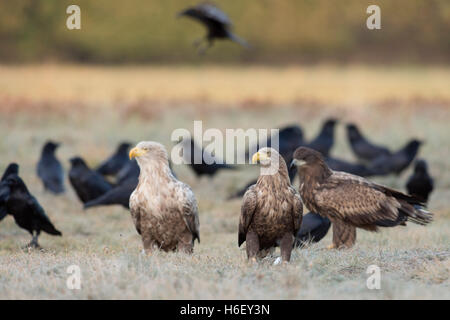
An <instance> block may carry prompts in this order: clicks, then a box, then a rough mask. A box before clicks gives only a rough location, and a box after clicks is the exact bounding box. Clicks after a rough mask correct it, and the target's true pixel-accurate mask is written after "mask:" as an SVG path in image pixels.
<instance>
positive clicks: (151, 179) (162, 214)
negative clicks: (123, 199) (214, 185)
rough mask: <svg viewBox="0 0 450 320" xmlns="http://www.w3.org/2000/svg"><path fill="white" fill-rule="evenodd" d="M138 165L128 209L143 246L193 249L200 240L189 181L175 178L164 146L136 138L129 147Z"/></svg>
mask: <svg viewBox="0 0 450 320" xmlns="http://www.w3.org/2000/svg"><path fill="white" fill-rule="evenodd" d="M132 158H136V160H137V163H138V164H139V167H140V169H141V170H140V175H139V183H138V185H137V187H136V189H135V190H134V191H133V193H132V194H131V196H130V212H131V217H132V218H133V222H134V224H135V226H136V230H137V232H138V233H139V234H140V235H141V236H142V242H143V244H144V249H145V251H146V252H147V253H151V252H152V250H154V249H155V248H160V249H162V250H164V251H174V250H181V251H185V252H187V253H192V252H193V249H194V240H195V239H197V240H198V241H199V242H200V235H199V225H200V224H199V218H198V208H197V201H196V199H195V196H194V193H193V192H192V190H191V189H190V188H189V186H188V185H186V184H184V183H182V182H180V181H178V180H177V179H176V178H175V177H174V176H173V174H172V171H171V170H170V167H169V161H168V155H167V151H166V149H165V148H164V146H163V145H162V144H160V143H157V142H152V141H143V142H139V143H138V144H137V146H136V147H135V148H133V149H132V150H130V159H132Z"/></svg>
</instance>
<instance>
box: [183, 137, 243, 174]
mask: <svg viewBox="0 0 450 320" xmlns="http://www.w3.org/2000/svg"><path fill="white" fill-rule="evenodd" d="M181 146H182V147H183V153H184V152H185V151H186V153H185V154H183V158H184V160H185V161H186V162H187V163H188V164H189V166H190V167H191V168H192V170H193V171H194V173H195V174H196V176H197V177H200V176H202V175H207V176H209V177H213V176H214V175H215V174H216V173H217V172H218V171H219V170H221V169H235V168H234V167H232V166H230V165H228V164H225V163H216V162H214V160H215V159H213V157H212V155H211V154H208V153H207V152H205V151H204V150H203V148H201V147H199V146H197V144H196V143H195V141H194V140H193V139H190V138H184V139H183V140H182V142H181ZM196 155H198V157H199V159H196ZM205 156H206V157H208V158H209V159H206V161H205ZM196 160H198V161H196ZM197 162H198V163H197ZM208 162H212V163H211V164H208Z"/></svg>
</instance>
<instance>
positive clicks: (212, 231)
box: [0, 67, 450, 299]
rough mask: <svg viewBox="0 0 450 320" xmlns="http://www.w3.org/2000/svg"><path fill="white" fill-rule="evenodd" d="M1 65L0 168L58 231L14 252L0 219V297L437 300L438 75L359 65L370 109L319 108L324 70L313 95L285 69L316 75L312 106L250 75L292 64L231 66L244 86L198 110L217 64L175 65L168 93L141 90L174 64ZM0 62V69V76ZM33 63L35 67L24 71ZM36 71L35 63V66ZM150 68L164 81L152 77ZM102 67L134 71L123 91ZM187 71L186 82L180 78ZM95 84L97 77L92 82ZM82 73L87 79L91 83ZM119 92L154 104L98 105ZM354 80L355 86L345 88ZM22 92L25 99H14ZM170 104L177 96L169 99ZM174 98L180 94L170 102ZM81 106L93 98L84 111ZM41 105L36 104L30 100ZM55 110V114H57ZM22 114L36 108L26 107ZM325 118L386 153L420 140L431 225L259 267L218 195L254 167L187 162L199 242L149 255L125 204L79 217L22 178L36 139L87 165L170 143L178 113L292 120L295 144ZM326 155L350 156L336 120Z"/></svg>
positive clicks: (441, 253) (212, 121) (448, 173)
mask: <svg viewBox="0 0 450 320" xmlns="http://www.w3.org/2000/svg"><path fill="white" fill-rule="evenodd" d="M6 69H7V70H6V71H7V73H8V76H6V77H2V80H0V94H1V95H4V96H5V95H9V96H10V97H12V96H13V97H14V101H15V102H14V103H15V104H16V106H17V107H18V108H19V111H17V110H16V108H14V109H13V108H9V107H8V108H3V109H1V108H0V110H1V111H0V112H1V117H0V136H2V137H4V139H2V140H1V141H0V154H1V155H2V156H1V158H0V170H3V168H4V167H5V166H6V165H7V163H8V162H10V161H13V160H14V161H18V162H19V163H20V164H21V174H22V176H23V178H24V180H25V181H26V183H27V184H28V186H29V188H30V190H31V192H32V193H33V194H34V195H35V196H36V197H37V198H38V199H39V201H40V202H41V204H42V205H43V207H44V208H45V209H46V211H47V213H48V215H49V216H50V217H51V219H52V220H53V221H54V223H55V225H56V226H57V227H58V228H59V229H61V230H62V232H63V234H64V236H63V237H61V238H55V237H51V236H48V235H46V234H43V235H42V236H41V245H42V246H43V247H44V248H45V251H44V252H23V251H22V250H21V249H20V247H21V246H22V245H24V244H25V243H26V242H28V241H29V235H28V234H27V233H26V232H25V231H23V230H21V229H19V228H18V227H17V226H16V225H15V224H14V221H13V219H12V218H11V217H7V218H5V220H3V221H2V222H1V223H0V298H3V299H23V298H31V299H36V298H45V299H47V298H50V299H53V298H63V299H72V298H74V299H78V298H81V299H90V298H92V299H100V298H105V299H113V298H118V299H129V298H137V299H149V298H150V299H181V298H188V299H189V298H191V299H211V298H224V299H232V298H234V299H258V298H259V299H283V298H285V299H305V298H318V299H324V298H343V299H355V298H363V299H404V298H412V299H422V298H438V299H449V298H450V279H449V274H450V272H449V271H450V249H449V247H450V210H449V205H450V200H449V199H450V163H449V161H448V157H449V156H450V150H449V148H448V146H449V145H450V141H449V140H450V138H449V133H450V129H449V128H448V123H449V122H450V113H449V109H448V107H446V106H436V105H434V104H431V103H430V102H429V101H431V100H432V99H435V98H439V99H440V98H442V97H444V98H445V97H446V96H444V95H443V96H440V95H439V93H440V92H441V93H442V94H444V91H442V89H440V88H442V85H443V84H441V83H440V82H441V81H444V82H445V81H446V83H447V84H448V83H449V81H448V75H446V74H448V73H447V71H439V70H428V71H427V70H423V71H422V72H423V73H425V74H432V75H433V76H430V79H429V81H423V78H422V76H421V73H418V74H417V76H416V77H413V78H411V79H410V78H409V77H406V76H402V75H401V74H403V73H404V74H409V73H410V71H407V70H404V71H402V72H400V73H395V72H394V74H391V72H389V71H385V72H384V73H383V72H381V71H375V70H371V69H367V70H366V71H364V72H366V73H367V74H376V77H375V78H376V79H377V80H376V81H375V83H374V84H373V85H374V87H378V88H380V90H379V93H377V94H375V93H373V94H374V95H373V96H372V95H368V94H363V95H362V96H361V99H362V101H363V105H366V106H371V107H370V108H358V109H353V108H347V107H346V106H347V105H341V103H344V102H345V101H344V100H340V103H333V104H332V105H326V104H324V103H321V102H320V101H322V100H321V98H323V101H327V100H329V99H330V100H332V96H333V95H334V97H335V98H336V99H338V100H339V99H344V95H343V94H341V93H340V92H339V90H338V89H339V86H340V84H339V81H338V79H339V77H338V74H339V72H338V70H337V69H331V71H330V70H328V71H327V70H326V69H322V68H318V69H317V73H318V75H321V76H322V77H324V78H323V79H322V82H323V83H324V84H327V83H328V84H329V83H332V82H333V83H334V89H333V90H334V91H333V90H331V89H330V87H327V86H326V85H324V86H325V87H324V89H323V90H322V91H323V94H320V92H319V90H318V88H319V84H320V82H321V81H319V78H318V77H319V76H318V75H316V76H313V75H314V74H315V72H314V69H312V68H309V69H308V70H307V71H298V72H300V74H302V72H307V73H308V74H309V75H310V76H311V77H313V78H314V77H317V78H315V80H314V81H313V83H315V84H314V85H310V86H309V87H308V89H311V90H312V89H313V88H314V86H317V88H316V91H314V90H312V91H311V92H313V93H314V95H315V97H314V101H313V102H307V101H306V100H304V101H300V100H298V101H297V102H296V103H292V101H290V99H291V98H293V97H294V94H295V88H296V86H294V85H292V84H291V83H290V81H287V80H286V79H288V80H289V79H290V78H289V77H288V78H283V77H281V78H278V79H266V78H264V77H266V76H268V75H269V74H273V73H278V74H279V75H281V74H283V75H286V74H290V77H292V79H293V78H295V77H294V73H292V71H289V70H284V71H283V70H280V71H277V70H275V69H273V70H272V69H270V70H264V69H261V70H260V71H258V70H254V72H255V73H254V77H250V75H251V73H250V71H249V70H247V71H243V72H244V73H248V75H247V77H248V79H249V80H248V81H243V80H240V81H242V82H240V84H241V86H242V88H241V90H240V91H237V89H238V88H237V85H236V84H229V85H228V86H226V88H225V89H224V91H222V92H218V93H214V94H216V95H214V96H211V97H209V99H213V98H214V99H216V98H217V103H211V104H209V103H206V101H203V102H201V101H200V102H196V103H194V102H193V101H194V100H193V99H191V98H195V92H200V91H203V92H214V90H213V87H215V88H217V87H218V84H219V83H220V81H222V80H219V79H228V80H230V79H238V78H239V77H238V76H234V75H233V73H232V72H231V71H230V72H228V71H223V72H219V71H218V70H217V69H212V70H209V69H204V70H203V69H202V71H201V72H200V73H199V76H198V77H195V76H194V73H195V70H194V69H191V70H190V71H186V70H181V73H180V76H179V80H176V81H175V80H174V81H175V85H174V86H173V88H172V89H170V84H169V83H166V82H164V81H163V80H161V82H160V84H159V89H160V90H159V91H158V90H156V89H155V88H153V87H152V85H151V84H150V83H152V82H153V83H155V82H156V81H157V78H158V77H156V74H159V75H160V77H162V78H163V79H169V78H171V79H178V77H176V76H174V75H176V74H177V73H176V70H171V69H158V70H156V71H154V72H153V71H152V70H149V69H144V70H138V69H137V68H136V69H132V70H131V71H128V70H122V69H121V70H120V71H117V70H116V71H112V70H111V69H109V68H107V69H97V68H95V69H94V71H92V72H90V73H89V72H88V71H87V70H88V69H85V68H81V70H77V69H76V68H73V67H68V68H62V74H65V73H66V72H69V71H70V72H69V73H68V74H70V75H74V74H78V76H74V78H69V79H68V80H67V81H62V80H61V81H58V80H59V79H62V78H64V77H62V76H61V77H62V78H59V77H53V76H50V75H51V74H53V72H57V71H55V69H53V70H52V69H50V70H48V71H47V70H46V69H43V68H40V67H39V68H38V67H31V68H30V69H27V68H25V67H20V68H16V69H14V68H12V67H7V68H6ZM4 70H5V68H3V70H2V72H3V71H4ZM14 70H15V71H14ZM33 70H34V71H35V72H36V74H33V72H32V71H33ZM36 70H41V71H42V74H41V71H39V72H37V71H36ZM68 70H69V71H68ZM163 70H165V72H167V73H168V75H166V76H164V75H165V72H163ZM235 71H236V70H235ZM353 71H354V72H355V77H357V76H358V75H359V74H360V73H358V72H359V71H357V70H353ZM83 72H87V73H88V74H89V77H88V79H89V80H87V81H92V83H91V84H92V87H89V86H86V88H87V89H86V90H87V91H86V92H85V93H84V94H81V98H80V100H76V101H75V100H73V101H66V102H65V104H64V105H59V104H58V103H57V102H58V99H62V100H64V99H65V98H71V99H72V98H73V97H74V96H76V93H77V92H82V91H83V90H81V89H80V91H78V90H79V89H70V87H71V86H70V85H68V84H69V83H71V84H73V83H79V84H80V85H81V83H82V77H81V74H82V73H83ZM110 72H112V73H110ZM114 72H119V73H120V72H126V73H127V74H129V75H140V76H139V77H136V78H134V77H131V76H130V77H129V78H128V80H129V81H130V82H129V83H130V85H128V84H127V82H126V81H125V80H124V79H122V78H121V77H118V76H117V75H115V74H114ZM342 72H343V75H346V77H348V78H349V80H348V81H347V83H349V82H352V83H355V82H357V81H356V80H354V79H353V80H350V78H352V76H351V73H350V71H348V70H342ZM147 73H148V79H149V81H148V86H147V85H145V86H144V85H143V84H142V83H141V82H145V81H146V79H147V77H146V74H147ZM200 74H202V75H204V74H208V75H209V76H212V78H211V80H210V81H206V80H205V79H203V77H202V76H200ZM331 74H335V78H334V80H333V77H332V76H330V77H328V75H331ZM188 75H190V76H191V77H192V78H193V80H192V81H190V82H189V81H188ZM28 76H29V77H32V78H36V79H37V78H41V79H42V81H37V82H33V85H31V82H29V81H30V80H27V81H25V82H20V81H19V79H24V78H26V77H28ZM8 77H9V79H10V83H9V84H8V86H6V85H5V83H6V81H5V80H4V79H5V78H8ZM47 77H48V79H47V80H46V78H47ZM116 77H117V79H116ZM440 77H443V78H440ZM251 78H253V79H258V82H260V83H264V84H265V85H264V86H266V85H267V86H269V84H270V83H271V84H272V85H274V86H275V88H276V89H280V88H284V90H285V91H282V92H278V91H277V90H257V87H256V84H254V83H251ZM344 78H345V77H344ZM94 79H96V80H94ZM181 79H184V80H181ZM280 79H282V80H283V82H284V81H286V82H284V86H283V85H282V84H279V83H278V81H275V80H279V81H281V80H280ZM394 79H396V80H398V81H400V82H401V81H403V80H404V81H405V83H402V88H401V89H398V91H397V90H396V88H395V87H394V88H392V87H391V84H393V83H394ZM103 80H105V81H107V83H103V82H102V81H103ZM96 81H99V82H101V83H99V84H98V86H94V85H93V83H96ZM223 81H225V80H223ZM45 83H51V84H52V87H48V88H47V90H44V89H43V88H45V87H46V85H45ZM181 83H183V85H181ZM247 83H248V87H247V85H246V84H247ZM302 83H303V82H302ZM305 83H306V81H305ZM171 84H173V83H171ZM184 85H186V86H188V85H190V86H191V88H190V89H189V88H187V87H186V91H184V93H183V94H184V95H181V96H175V94H174V93H173V92H175V91H176V90H178V89H181V88H182V87H183V86H184ZM210 85H211V86H210ZM120 86H123V88H122V89H123V91H124V92H135V94H136V96H139V95H140V94H141V93H140V90H142V92H147V93H149V92H154V94H155V96H154V97H152V99H154V100H152V99H151V94H148V95H147V98H145V99H141V100H134V99H133V98H132V96H133V94H130V95H128V93H127V94H124V96H126V99H125V98H124V99H123V100H114V99H111V98H112V97H113V96H114V93H115V92H116V90H118V88H119V87H120ZM264 86H263V87H264ZM299 86H301V85H299ZM357 87H364V85H363V84H359V85H357ZM162 88H164V89H162ZM232 88H236V91H233V90H231V89H232ZM264 88H266V89H267V87H264ZM383 88H384V89H383ZM328 89H330V91H328ZM127 90H128V91H127ZM153 90H154V91H153ZM349 90H350V88H349ZM177 92H178V91H177ZM225 92H228V93H225ZM258 92H261V93H264V94H267V95H269V94H270V95H271V97H270V99H269V100H270V103H269V102H264V101H263V100H259V99H258V98H257V97H258V95H255V96H251V95H252V94H253V93H258ZM380 92H390V93H392V94H397V95H396V96H395V97H397V98H398V99H399V100H402V99H403V98H405V97H413V96H415V95H418V96H423V97H427V98H429V99H431V100H417V101H415V102H414V104H412V105H411V104H403V105H395V108H393V106H394V104H393V103H392V104H377V103H376V102H374V101H377V98H376V97H377V95H378V94H380V101H381V100H384V101H385V100H386V99H387V98H389V99H390V98H392V96H391V94H390V93H389V94H386V96H385V97H381V93H380ZM158 93H160V96H159V97H158V96H157V94H158ZM72 94H73V95H74V96H71V95H72ZM232 94H233V95H232ZM299 94H300V95H301V94H302V93H301V92H300V93H299ZM304 94H305V95H306V93H304ZM311 94H312V93H311ZM427 94H429V96H428V95H427ZM445 94H448V92H445ZM91 95H92V96H91ZM222 95H223V97H226V96H227V95H230V97H231V98H230V99H232V101H234V102H238V101H239V100H240V99H244V97H245V98H246V99H250V98H252V97H253V98H252V99H255V100H253V101H257V103H254V102H252V103H250V102H251V101H250V100H249V101H250V102H248V103H247V104H245V103H242V104H238V105H237V106H238V107H237V108H233V109H229V108H227V107H226V106H227V105H228V104H227V101H226V99H225V100H221V96H222ZM23 97H25V99H23V100H22V98H23ZM255 97H256V98H255ZM339 97H341V98H339ZM171 98H174V100H177V101H178V102H177V103H175V104H170V103H169V100H170V99H171ZM175 98H176V99H175ZM369 98H373V99H374V100H371V99H369ZM381 98H382V99H381ZM184 99H185V100H186V101H188V102H186V103H182V101H184ZM93 100H99V101H102V103H101V104H100V105H97V104H95V103H94V102H93ZM8 101H11V100H8ZM18 101H19V102H18ZM20 101H22V103H21V102H20ZM25 101H27V102H26V103H27V105H26V107H24V103H25ZM36 101H37V102H36ZM42 101H47V102H46V103H45V104H43V102H42ZM155 101H157V102H156V103H155ZM234 102H233V103H234ZM42 105H44V107H43V106H42ZM375 105H376V106H375ZM20 106H22V107H20ZM39 106H40V107H39ZM99 106H100V107H99ZM224 106H225V107H224ZM273 106H277V107H278V106H282V107H283V108H273ZM62 107H64V108H62ZM215 107H216V108H215ZM35 108H38V109H35ZM59 109H63V111H62V112H58V110H59ZM32 110H39V112H34V113H33V112H32ZM327 116H337V117H339V118H340V119H342V120H345V121H350V120H351V121H356V122H358V123H360V124H364V131H365V132H367V133H368V135H369V136H370V137H372V139H373V140H374V141H378V142H383V143H385V144H387V145H389V146H391V147H392V148H398V147H400V146H401V145H402V144H403V143H404V142H405V141H406V140H407V139H409V138H411V137H420V138H423V139H425V140H426V141H427V143H426V145H425V146H424V148H423V149H422V150H421V157H424V158H426V159H427V160H428V162H429V163H430V167H431V172H432V174H433V175H434V176H435V177H436V191H435V193H434V194H433V195H432V198H431V203H430V209H431V210H432V211H433V212H435V213H436V217H435V222H433V223H432V224H431V225H430V226H427V227H420V226H416V225H412V224H411V225H409V226H408V227H406V228H395V229H391V230H383V231H381V232H380V233H378V234H372V233H368V232H364V231H360V232H359V233H358V242H357V245H356V247H355V248H353V249H351V250H347V251H327V250H324V248H325V246H326V245H328V244H329V243H330V241H331V239H330V235H328V236H327V237H326V238H325V239H324V240H323V241H322V242H320V243H318V244H315V245H313V246H311V247H310V248H306V249H302V250H296V251H295V252H294V255H293V261H292V263H291V264H290V265H288V266H273V265H272V262H273V261H274V257H271V258H269V259H266V260H264V261H263V262H261V263H260V264H259V265H249V264H247V262H246V258H245V250H244V249H242V248H241V249H239V248H237V223H238V215H239V209H240V201H239V200H235V201H226V200H225V199H226V197H227V195H228V194H229V193H230V192H232V191H233V190H236V189H237V188H239V187H241V186H243V185H245V184H246V183H247V182H248V181H249V180H250V179H252V178H253V177H255V176H256V175H257V173H258V171H257V169H256V168H247V167H241V168H239V170H237V171H235V172H229V171H228V172H223V173H220V174H219V175H218V176H216V177H215V178H214V179H212V180H209V179H206V178H205V179H201V180H196V179H195V177H194V176H193V174H192V173H191V172H190V171H189V169H188V168H186V167H184V166H175V168H174V170H175V171H176V173H177V175H178V177H179V178H180V179H181V180H183V181H185V182H187V183H188V184H190V185H191V186H192V188H193V190H194V192H195V193H196V196H197V199H198V201H199V207H200V219H201V238H202V243H201V244H200V245H197V246H196V248H195V253H194V255H192V256H187V255H184V254H180V253H177V254H174V253H170V254H166V253H157V254H155V255H154V256H152V257H146V256H143V255H141V253H140V251H141V248H142V246H141V242H140V238H139V237H138V236H137V234H136V232H135V230H134V227H133V225H132V222H131V218H130V216H129V213H128V212H127V211H126V210H123V209H122V208H120V207H109V208H107V207H105V208H99V209H95V210H91V211H87V212H84V211H83V210H82V206H81V204H80V203H79V202H78V200H77V199H76V196H75V194H74V193H73V191H72V190H71V188H70V186H69V185H68V184H67V187H68V192H67V193H66V194H65V195H63V196H61V197H55V196H52V195H50V194H48V193H45V192H44V191H43V190H42V187H41V185H40V183H39V181H38V180H37V177H36V175H35V164H36V162H37V158H38V156H39V149H40V147H41V145H42V143H43V142H44V141H45V140H46V139H48V138H53V139H57V140H59V141H61V142H63V146H62V148H61V149H60V150H59V152H58V156H59V157H60V159H61V160H62V161H63V162H64V165H65V167H66V168H67V167H68V162H67V159H68V158H69V157H71V156H73V155H77V154H80V155H82V156H84V157H85V158H86V159H87V161H88V162H89V163H90V164H91V165H96V164H97V163H98V162H99V161H100V160H102V159H103V158H104V157H105V156H106V155H108V153H109V152H110V151H111V149H113V148H114V146H115V145H116V143H117V142H119V141H120V140H122V139H129V140H132V141H136V142H137V141H140V140H143V139H152V140H157V141H161V142H163V143H164V144H165V145H166V146H168V147H170V146H171V142H170V140H169V139H170V133H171V132H172V130H173V129H175V128H180V127H183V128H187V129H190V130H191V129H192V125H193V123H192V121H193V120H196V119H201V120H203V121H204V123H203V126H204V128H209V127H215V128H219V129H224V128H249V127H255V128H266V127H277V126H280V125H284V124H288V123H291V122H297V123H300V124H301V125H302V126H303V127H304V129H305V133H306V135H307V137H308V138H309V137H312V136H313V135H315V134H316V132H317V129H318V126H319V124H320V122H321V121H322V120H323V119H324V118H325V117H327ZM333 153H334V154H335V155H336V156H339V157H342V158H346V159H350V160H351V159H353V158H352V155H351V152H350V151H349V148H348V145H347V143H346V140H345V134H344V129H343V126H342V125H341V126H340V127H339V128H338V138H337V145H336V146H335V149H334V150H333ZM409 174H410V170H408V171H407V172H405V174H403V175H402V176H401V177H394V176H392V177H386V178H382V179H377V181H379V182H382V183H384V184H387V185H390V186H393V187H396V188H399V189H403V186H404V183H405V180H406V178H407V176H408V175H409ZM72 264H77V265H79V266H80V267H81V271H82V289H81V290H79V291H77V290H73V291H72V290H69V289H67V287H66V279H67V276H68V274H66V268H67V267H68V266H69V265H72ZM371 264H377V265H379V266H380V267H381V270H382V281H381V290H368V289H367V288H366V285H365V283H366V278H367V275H366V274H365V271H366V268H367V267H368V266H369V265H371Z"/></svg>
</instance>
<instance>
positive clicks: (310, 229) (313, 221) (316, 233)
mask: <svg viewBox="0 0 450 320" xmlns="http://www.w3.org/2000/svg"><path fill="white" fill-rule="evenodd" d="M330 226H331V221H330V220H329V219H328V218H326V217H322V216H321V215H320V214H317V213H314V212H309V213H307V214H305V215H304V216H303V219H302V225H301V226H300V230H299V231H298V233H297V235H296V237H295V246H296V247H298V246H304V245H307V244H308V243H311V242H319V241H320V240H322V239H323V238H324V237H325V236H326V235H327V233H328V230H329V229H330Z"/></svg>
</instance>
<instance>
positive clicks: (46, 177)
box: [37, 141, 64, 194]
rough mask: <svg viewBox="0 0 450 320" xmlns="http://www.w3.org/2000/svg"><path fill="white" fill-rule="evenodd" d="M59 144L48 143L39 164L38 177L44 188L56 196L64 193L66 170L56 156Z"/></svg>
mask: <svg viewBox="0 0 450 320" xmlns="http://www.w3.org/2000/svg"><path fill="white" fill-rule="evenodd" d="M58 147H59V144H58V143H55V142H53V141H48V142H47V143H46V144H45V145H44V147H43V149H42V154H41V158H40V159H39V162H38V164H37V175H38V176H39V178H41V180H42V183H43V184H44V188H45V190H47V191H50V192H52V193H54V194H60V193H63V192H64V169H63V167H62V165H61V163H60V162H59V160H58V159H57V158H56V156H55V151H56V149H57V148H58Z"/></svg>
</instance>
